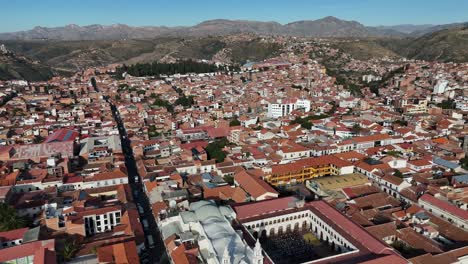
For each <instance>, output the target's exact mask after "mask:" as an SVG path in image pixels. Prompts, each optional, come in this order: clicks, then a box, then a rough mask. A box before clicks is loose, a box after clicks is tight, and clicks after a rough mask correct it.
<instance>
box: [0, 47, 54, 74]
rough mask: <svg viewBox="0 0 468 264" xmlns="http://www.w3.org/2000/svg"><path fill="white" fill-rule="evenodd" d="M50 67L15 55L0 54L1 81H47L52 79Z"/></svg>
mask: <svg viewBox="0 0 468 264" xmlns="http://www.w3.org/2000/svg"><path fill="white" fill-rule="evenodd" d="M52 76H53V72H52V70H51V68H50V67H47V66H45V65H42V64H40V63H37V62H33V61H32V60H30V59H28V58H26V57H24V56H17V55H16V54H14V53H7V54H2V53H0V80H12V79H24V80H27V81H45V80H49V79H50V78H52Z"/></svg>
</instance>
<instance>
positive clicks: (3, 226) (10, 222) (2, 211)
mask: <svg viewBox="0 0 468 264" xmlns="http://www.w3.org/2000/svg"><path fill="white" fill-rule="evenodd" d="M27 224H28V220H27V219H26V218H23V217H21V216H18V214H17V213H16V210H15V209H14V208H13V207H10V206H9V205H7V204H5V203H0V232H4V231H9V230H13V229H18V228H23V227H25V226H27Z"/></svg>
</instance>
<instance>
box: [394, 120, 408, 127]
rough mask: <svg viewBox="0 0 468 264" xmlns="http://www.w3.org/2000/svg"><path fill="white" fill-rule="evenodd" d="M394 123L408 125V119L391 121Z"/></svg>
mask: <svg viewBox="0 0 468 264" xmlns="http://www.w3.org/2000/svg"><path fill="white" fill-rule="evenodd" d="M393 123H394V124H398V125H400V126H408V121H405V120H396V121H395V122H393Z"/></svg>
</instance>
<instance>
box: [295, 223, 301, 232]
mask: <svg viewBox="0 0 468 264" xmlns="http://www.w3.org/2000/svg"><path fill="white" fill-rule="evenodd" d="M300 228H301V227H300V226H299V222H297V223H295V224H294V231H299V229H300Z"/></svg>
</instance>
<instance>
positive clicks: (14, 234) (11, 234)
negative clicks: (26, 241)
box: [0, 227, 29, 241]
mask: <svg viewBox="0 0 468 264" xmlns="http://www.w3.org/2000/svg"><path fill="white" fill-rule="evenodd" d="M28 230H29V228H27V227H25V228H20V229H14V230H10V231H5V232H0V241H12V240H17V239H22V238H23V236H24V233H26V231H28Z"/></svg>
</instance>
